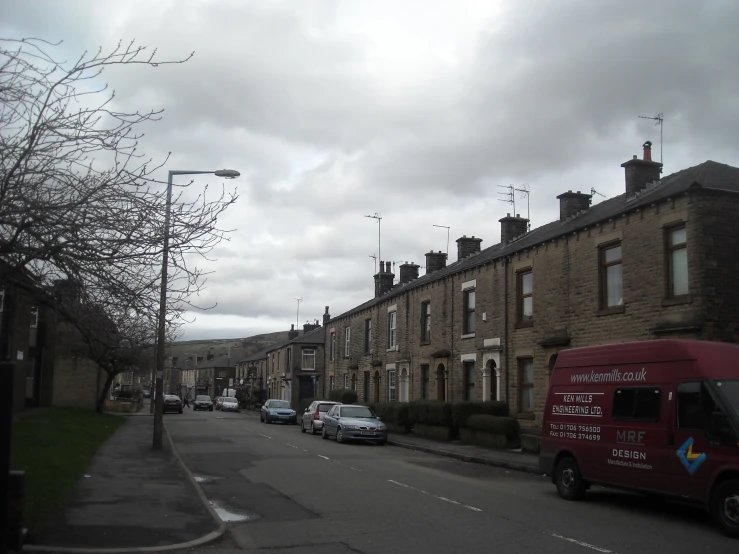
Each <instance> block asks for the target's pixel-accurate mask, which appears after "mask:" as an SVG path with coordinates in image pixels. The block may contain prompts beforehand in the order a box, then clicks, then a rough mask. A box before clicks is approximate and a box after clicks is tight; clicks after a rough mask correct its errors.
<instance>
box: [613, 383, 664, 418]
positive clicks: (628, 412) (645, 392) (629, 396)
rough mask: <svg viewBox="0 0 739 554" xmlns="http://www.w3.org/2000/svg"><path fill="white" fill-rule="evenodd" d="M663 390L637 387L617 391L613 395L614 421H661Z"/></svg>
mask: <svg viewBox="0 0 739 554" xmlns="http://www.w3.org/2000/svg"><path fill="white" fill-rule="evenodd" d="M661 400H662V389H658V388H655V387H635V388H628V389H616V392H615V393H614V395H613V419H630V420H635V421H659V410H660V406H661Z"/></svg>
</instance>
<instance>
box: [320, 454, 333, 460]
mask: <svg viewBox="0 0 739 554" xmlns="http://www.w3.org/2000/svg"><path fill="white" fill-rule="evenodd" d="M318 457H319V458H323V459H324V460H330V459H331V458H329V457H328V456H324V455H322V454H319V455H318Z"/></svg>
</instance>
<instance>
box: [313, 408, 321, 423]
mask: <svg viewBox="0 0 739 554" xmlns="http://www.w3.org/2000/svg"><path fill="white" fill-rule="evenodd" d="M319 413H320V412H319V411H318V410H316V413H315V414H313V419H314V420H316V421H318V420H319V419H321V416H320V415H318V414H319Z"/></svg>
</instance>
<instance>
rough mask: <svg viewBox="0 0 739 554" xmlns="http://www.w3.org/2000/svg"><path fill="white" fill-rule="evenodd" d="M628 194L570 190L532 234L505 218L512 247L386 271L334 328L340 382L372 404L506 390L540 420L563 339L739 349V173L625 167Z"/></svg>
mask: <svg viewBox="0 0 739 554" xmlns="http://www.w3.org/2000/svg"><path fill="white" fill-rule="evenodd" d="M622 167H624V170H625V190H624V193H623V194H621V195H619V196H617V197H615V198H611V199H608V200H605V201H603V202H601V203H599V204H597V205H594V206H591V198H590V195H588V194H583V193H581V192H579V191H577V192H572V191H566V192H563V193H562V194H560V195H559V196H558V197H557V198H558V200H559V202H560V218H559V219H558V220H557V221H553V222H551V223H548V224H546V225H543V226H541V227H538V228H534V229H531V230H529V222H528V220H526V219H524V218H521V217H519V216H518V215H513V216H511V215H510V214H509V215H507V216H506V217H504V218H502V219H501V220H500V224H501V242H500V243H499V244H496V245H493V246H491V247H489V248H486V249H484V250H482V249H481V247H480V246H481V239H480V238H475V237H466V236H463V237H461V238H460V239H458V240H457V261H456V262H454V263H452V264H449V265H447V263H446V262H447V259H446V255H445V254H444V253H441V252H429V253H428V254H426V275H424V276H422V277H419V276H418V270H419V266H418V265H416V264H414V263H405V264H402V265H401V266H400V275H399V282H397V283H395V282H394V281H395V275H394V274H393V273H392V272H391V271H390V264H389V263H387V264H382V263H381V264H380V271H379V272H378V273H377V274H376V275H375V276H374V278H375V297H374V298H373V299H371V300H369V301H367V302H366V303H364V304H362V305H360V306H357V307H355V308H353V309H351V310H349V311H347V312H346V313H344V314H341V315H340V316H338V317H335V318H333V319H331V320H330V321H328V322H327V323H326V327H327V329H326V346H325V348H326V353H327V361H326V379H325V382H326V383H327V389H331V388H340V387H346V388H352V389H355V390H356V391H357V393H358V394H359V398H360V400H365V401H408V400H416V399H423V398H427V399H439V400H446V401H452V402H456V401H462V400H468V399H469V400H482V401H486V400H489V399H491V398H492V399H500V400H504V401H506V402H507V403H508V404H509V407H510V411H511V414H512V415H514V416H516V417H518V418H520V419H521V425H522V428H524V429H529V430H531V431H532V432H536V430H537V429H539V428H540V426H541V413H542V410H543V407H544V402H545V397H546V392H547V387H548V380H549V372H550V371H551V367H552V366H553V364H554V361H555V360H556V355H557V353H558V352H559V351H560V350H562V349H565V348H572V347H581V346H589V345H596V344H604V343H609V342H611V343H612V342H625V341H631V340H646V339H657V338H662V337H665V338H667V337H671V338H676V337H684V338H696V339H702V340H720V341H730V342H737V341H738V340H739V291H738V290H737V289H736V287H734V286H732V285H733V282H734V281H735V276H736V275H737V274H739V257H737V256H736V253H737V252H739V233H738V232H737V224H736V217H737V215H739V169H737V168H734V167H731V166H727V165H723V164H719V163H716V162H713V161H707V162H705V163H702V164H700V165H698V166H695V167H691V168H688V169H685V170H683V171H680V172H677V173H675V174H672V175H669V176H666V177H663V178H661V179H660V172H661V164H659V163H657V162H654V161H652V160H651V144H650V143H645V145H644V157H643V158H642V159H638V158H637V157H636V156H634V159H632V160H629V161H627V162H626V163H624V164H622Z"/></svg>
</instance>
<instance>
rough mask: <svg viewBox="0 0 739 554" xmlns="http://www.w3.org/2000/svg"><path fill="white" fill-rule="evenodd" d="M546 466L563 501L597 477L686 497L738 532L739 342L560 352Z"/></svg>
mask: <svg viewBox="0 0 739 554" xmlns="http://www.w3.org/2000/svg"><path fill="white" fill-rule="evenodd" d="M539 467H540V469H541V471H542V473H545V474H546V475H547V476H551V477H552V482H553V483H554V484H555V485H556V486H557V491H558V492H559V495H560V496H561V497H562V498H564V499H565V500H579V499H581V498H582V497H583V496H584V494H585V491H586V490H587V489H588V488H589V487H590V484H591V483H598V484H602V485H610V486H614V487H620V488H628V489H634V490H637V491H643V492H645V493H649V494H658V495H665V496H673V497H677V498H680V499H684V500H685V499H687V500H690V501H694V502H697V503H700V504H702V505H704V506H706V507H707V508H708V509H709V510H710V512H711V514H712V516H713V518H714V519H715V521H716V523H717V524H718V525H719V527H720V528H721V530H722V531H723V532H724V533H725V534H727V535H729V536H731V537H735V538H739V345H735V344H727V343H720V342H708V341H692V340H656V341H642V342H633V343H624V344H613V345H607V346H593V347H588V348H574V349H572V350H565V351H562V352H560V353H559V355H558V357H557V361H556V363H555V366H554V370H553V371H552V376H551V379H550V387H549V394H548V396H547V403H546V408H545V411H544V419H543V425H542V440H541V452H540V455H539Z"/></svg>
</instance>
